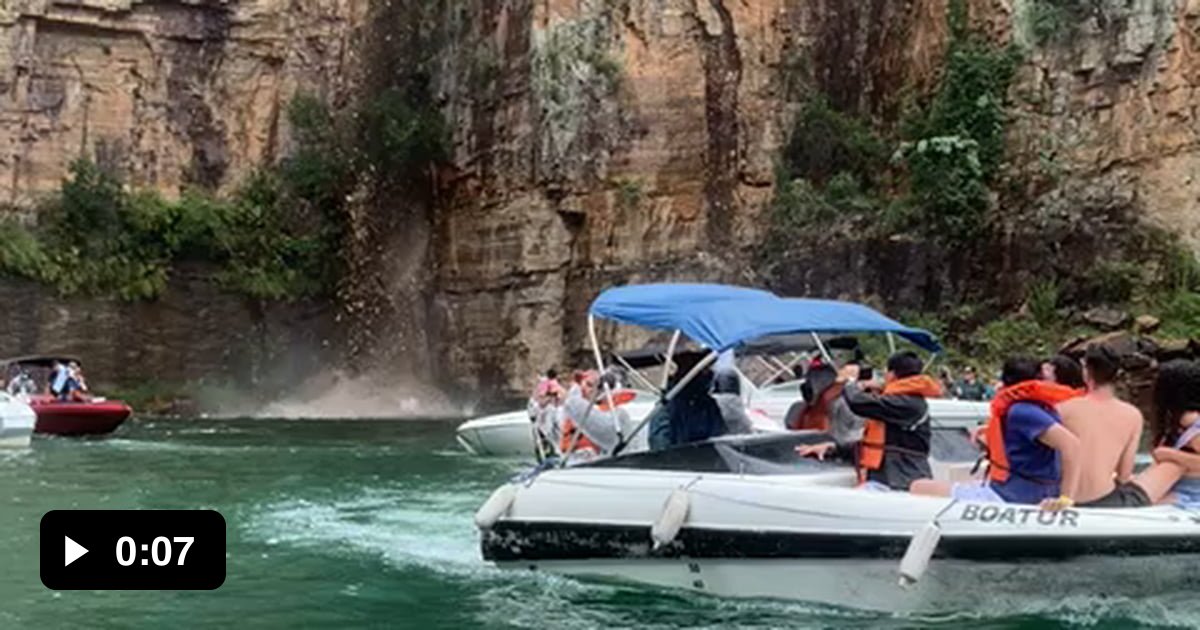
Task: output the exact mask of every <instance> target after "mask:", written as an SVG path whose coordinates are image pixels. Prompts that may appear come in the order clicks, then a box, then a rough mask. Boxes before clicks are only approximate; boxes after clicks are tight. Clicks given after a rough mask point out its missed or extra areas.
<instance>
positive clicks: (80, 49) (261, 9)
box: [0, 0, 362, 206]
mask: <svg viewBox="0 0 1200 630" xmlns="http://www.w3.org/2000/svg"><path fill="white" fill-rule="evenodd" d="M359 4H360V3H354V2H340V1H337V0H332V1H329V0H296V1H288V2H282V1H279V2H276V1H274V0H269V1H266V2H225V1H222V0H195V1H185V2H141V1H138V0H66V1H54V0H21V1H18V2H10V3H6V5H5V6H4V7H2V8H0V42H3V44H2V45H0V87H2V88H3V89H2V90H0V200H2V201H3V202H8V203H11V204H16V205H23V206H28V205H30V204H31V203H33V202H35V201H36V199H37V197H38V195H40V194H42V193H45V192H47V191H50V190H54V189H55V188H56V187H57V186H58V184H59V182H60V181H61V180H62V178H63V176H64V174H65V172H66V166H67V165H68V164H69V163H70V162H71V161H72V160H74V159H77V158H79V157H89V158H92V159H95V160H96V161H97V162H100V163H102V164H104V165H106V166H110V167H115V168H117V169H119V170H120V171H121V172H124V173H126V174H127V175H128V177H129V179H130V183H131V184H133V185H137V186H148V187H153V188H156V189H158V190H160V191H162V192H163V193H165V194H167V195H175V194H178V193H179V191H180V189H181V188H182V187H184V186H190V185H194V186H202V187H218V186H221V185H228V184H230V183H234V182H237V181H239V179H240V177H241V176H243V175H244V174H245V173H246V172H248V171H249V170H251V169H253V168H255V167H256V166H258V165H259V164H261V163H262V162H263V161H264V160H269V159H272V158H273V157H274V156H275V155H276V154H277V153H278V151H279V145H280V143H281V142H285V141H286V129H283V128H282V127H283V120H282V119H283V117H282V115H281V111H282V108H283V106H284V105H285V104H286V103H287V100H288V98H290V96H291V94H292V93H294V92H295V91H296V90H297V89H298V88H304V89H307V90H309V91H312V92H315V93H319V94H334V93H337V92H338V90H339V88H343V87H344V82H345V81H346V80H347V79H348V76H347V75H348V73H347V68H346V67H345V65H346V58H347V56H348V51H347V48H348V46H349V42H350V38H351V37H352V36H353V34H354V29H353V27H354V26H355V24H356V23H357V22H358V20H359V17H360V15H361V12H362V11H361V9H359V8H358V5H359Z"/></svg>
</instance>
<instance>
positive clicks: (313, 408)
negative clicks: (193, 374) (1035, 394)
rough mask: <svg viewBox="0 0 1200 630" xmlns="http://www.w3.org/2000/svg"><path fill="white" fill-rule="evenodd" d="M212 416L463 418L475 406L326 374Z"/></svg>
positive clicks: (401, 386) (386, 380)
mask: <svg viewBox="0 0 1200 630" xmlns="http://www.w3.org/2000/svg"><path fill="white" fill-rule="evenodd" d="M214 411H215V412H216V413H215V414H214V415H222V416H240V417H255V418H298V419H308V418H311V419H319V418H345V419H361V418H414V419H416V418H421V419H428V418H461V417H465V416H469V415H471V414H472V413H473V411H474V404H473V403H472V404H459V403H454V402H453V401H451V400H450V398H449V397H448V396H447V395H446V394H445V393H443V392H442V391H441V390H439V389H438V388H436V387H433V386H430V385H427V384H423V383H417V382H397V379H395V378H394V377H390V376H387V375H366V376H361V375H360V376H350V375H348V374H346V373H344V372H341V371H336V370H330V371H326V372H323V373H321V374H318V375H316V376H313V377H310V378H308V379H307V380H305V381H304V382H303V383H301V384H300V386H299V387H297V388H296V389H295V390H293V391H291V392H290V393H288V394H286V395H284V396H282V397H281V398H279V399H278V400H274V401H270V402H267V403H265V404H255V405H248V404H246V403H245V402H244V401H243V402H240V403H236V402H231V404H225V405H218V406H216V407H215V409H214Z"/></svg>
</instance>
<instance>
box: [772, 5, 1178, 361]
mask: <svg viewBox="0 0 1200 630" xmlns="http://www.w3.org/2000/svg"><path fill="white" fill-rule="evenodd" d="M1032 5H1036V6H1034V7H1033V8H1032V9H1030V10H1031V11H1032V10H1035V9H1036V10H1045V11H1046V12H1047V13H1046V15H1049V12H1050V11H1051V10H1053V11H1055V12H1056V13H1054V15H1056V16H1058V17H1054V18H1053V19H1055V20H1057V19H1060V18H1063V16H1070V17H1071V19H1075V18H1076V17H1079V15H1081V12H1083V11H1085V8H1082V7H1081V5H1080V3H1079V2H1074V1H1070V0H1035V1H1033V2H1032ZM1038 7H1040V8H1038ZM967 18H968V16H967V3H966V2H965V1H964V0H952V2H951V4H950V13H949V17H948V22H949V23H948V26H949V29H948V30H949V32H950V35H951V39H950V42H949V45H948V47H947V51H946V56H945V60H944V65H943V68H942V71H941V73H940V81H939V83H938V84H937V85H936V86H935V87H934V88H933V89H932V90H929V91H928V92H927V93H922V94H912V95H909V99H908V108H907V113H906V115H904V116H903V117H902V119H901V120H900V121H899V122H898V123H895V124H888V123H885V122H883V121H879V120H875V119H872V118H870V117H868V116H866V115H864V114H863V113H862V112H859V111H855V110H853V109H844V110H839V109H836V108H834V107H833V106H831V105H830V102H829V100H828V99H827V98H826V97H825V95H823V94H821V93H820V92H816V93H812V94H810V96H809V98H808V100H807V101H806V102H805V103H804V104H803V105H802V107H801V108H800V110H799V113H798V115H797V118H796V120H795V124H794V127H793V129H792V133H791V135H790V141H789V143H788V145H787V146H786V148H785V150H784V151H783V153H782V156H781V161H780V164H779V167H778V169H777V182H776V183H777V186H776V195H775V199H774V202H773V208H772V214H771V217H772V220H771V224H770V225H769V227H768V233H767V240H766V247H764V248H763V251H762V256H763V258H762V260H761V262H762V268H763V269H764V275H765V276H766V280H767V282H768V283H769V284H771V285H773V286H774V287H775V288H778V289H780V290H783V291H787V292H792V293H800V292H805V291H810V290H813V288H814V287H816V288H817V289H818V290H823V291H826V292H833V293H834V294H835V295H836V294H837V293H839V292H844V291H850V290H854V289H853V287H850V286H843V285H842V284H837V285H830V284H829V283H826V282H824V279H825V277H826V276H829V275H830V274H834V275H836V274H839V273H841V272H842V271H844V270H845V269H846V268H847V267H848V268H850V269H854V270H861V271H862V272H864V273H858V272H848V273H844V274H843V275H841V276H838V277H839V278H845V279H847V280H848V282H849V283H850V284H852V285H853V286H854V287H861V288H860V289H858V290H860V291H865V292H866V293H867V295H861V296H859V297H861V298H863V299H867V300H868V301H876V302H877V303H879V304H880V305H881V306H884V307H885V308H887V309H888V310H891V311H893V312H894V313H896V314H897V315H899V316H900V318H901V319H903V320H904V321H906V322H910V323H916V324H924V325H926V326H928V327H930V328H931V329H933V330H935V331H936V332H938V333H940V334H942V335H943V336H945V337H946V338H948V341H949V342H950V345H951V346H952V347H955V348H957V350H958V351H959V352H961V353H962V354H961V355H959V356H958V357H956V358H955V360H957V361H967V360H969V361H971V362H976V363H978V364H979V365H981V366H995V365H997V364H998V363H999V361H1000V360H1002V359H1003V358H1004V357H1005V356H1007V355H1009V354H1012V353H1017V352H1021V353H1034V354H1049V353H1051V352H1053V351H1055V350H1056V349H1057V347H1058V344H1060V343H1062V342H1064V341H1066V340H1068V339H1072V338H1074V337H1076V336H1079V335H1086V334H1092V333H1095V332H1098V330H1097V329H1096V328H1094V327H1093V326H1092V325H1091V324H1089V323H1088V319H1089V318H1087V317H1085V316H1084V313H1085V312H1086V311H1088V310H1089V309H1092V308H1094V307H1101V306H1104V307H1109V308H1112V309H1117V310H1120V311H1124V312H1127V313H1129V314H1130V315H1133V316H1136V315H1140V314H1150V315H1154V316H1156V317H1158V318H1160V319H1161V320H1162V328H1161V330H1160V332H1159V334H1160V335H1161V336H1163V337H1168V338H1200V295H1197V293H1196V291H1197V290H1200V265H1197V262H1196V258H1195V256H1194V255H1193V253H1192V252H1191V251H1189V250H1188V249H1187V248H1185V247H1184V246H1182V244H1180V243H1179V242H1178V240H1177V239H1176V238H1175V237H1174V236H1173V235H1170V234H1167V233H1166V232H1164V231H1162V230H1158V229H1155V228H1152V227H1149V226H1147V225H1145V224H1144V223H1141V222H1139V221H1138V218H1137V213H1136V212H1135V211H1130V210H1129V209H1125V208H1119V209H1117V210H1113V209H1110V208H1108V207H1101V208H1098V209H1096V210H1092V209H1091V208H1090V207H1089V205H1088V204H1089V203H1094V202H1092V201H1090V200H1089V199H1087V198H1086V197H1085V195H1082V194H1080V193H1079V192H1078V191H1075V190H1073V189H1067V188H1063V189H1061V190H1060V191H1058V194H1056V195H1047V196H1043V197H1038V196H1037V193H1032V192H1030V191H1034V190H1037V187H1036V186H1030V185H1028V182H1026V181H1025V180H1024V179H1023V178H1025V177H1026V176H1027V175H1026V174H1025V172H1024V171H1023V170H1022V168H1021V167H1019V166H1014V165H1013V164H1011V163H1010V156H1008V155H1006V146H1007V142H1006V131H1007V125H1008V121H1009V120H1010V118H1011V116H1012V113H1011V112H1010V111H1009V88H1010V84H1011V83H1012V82H1013V79H1014V78H1015V76H1016V71H1017V69H1018V67H1019V66H1020V63H1021V61H1022V56H1023V54H1022V52H1021V51H1020V50H1019V49H1018V48H1016V47H1015V46H1013V45H1001V44H997V43H995V42H992V41H990V40H988V39H987V38H985V37H984V36H982V35H980V34H977V33H974V32H972V30H971V28H970V27H969V24H968V19H967ZM1045 19H1047V20H1049V19H1051V18H1050V17H1046V18H1045ZM1063 19H1065V18H1063ZM795 72H798V73H801V74H802V73H803V72H804V69H803V68H801V69H799V70H795ZM800 83H806V82H805V81H804V80H803V77H801V79H800ZM808 83H811V81H809V82H808ZM828 259H835V260H836V262H835V264H829V263H828ZM876 266H879V267H887V269H886V270H885V271H882V272H878V273H876V272H875V271H873V268H874V267H876ZM863 275H867V276H871V277H869V278H864V277H863ZM1050 278H1053V279H1054V280H1053V281H1049V280H1048V279H1050ZM894 285H903V286H902V287H896V286H894ZM885 296H886V297H885Z"/></svg>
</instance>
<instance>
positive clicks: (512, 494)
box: [475, 483, 519, 529]
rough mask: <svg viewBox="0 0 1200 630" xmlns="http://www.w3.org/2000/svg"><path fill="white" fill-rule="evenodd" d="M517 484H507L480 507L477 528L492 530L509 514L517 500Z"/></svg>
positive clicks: (476, 519) (476, 516)
mask: <svg viewBox="0 0 1200 630" xmlns="http://www.w3.org/2000/svg"><path fill="white" fill-rule="evenodd" d="M517 490H519V488H518V487H517V484H515V483H506V484H504V485H503V486H500V487H499V488H496V491H495V492H493V493H492V496H490V497H488V500H487V501H484V502H483V505H481V506H479V510H478V511H477V512H475V527H478V528H479V529H491V528H492V526H493V525H495V524H496V521H498V520H500V519H501V518H503V517H504V515H505V514H508V509H509V508H510V507H512V504H513V501H515V500H516V499H517Z"/></svg>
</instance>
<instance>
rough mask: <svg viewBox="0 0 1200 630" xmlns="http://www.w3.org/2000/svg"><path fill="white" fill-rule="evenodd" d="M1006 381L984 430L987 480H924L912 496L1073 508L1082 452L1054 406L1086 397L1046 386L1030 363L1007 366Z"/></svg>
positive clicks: (1013, 361) (1013, 360) (1038, 366)
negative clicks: (948, 481)
mask: <svg viewBox="0 0 1200 630" xmlns="http://www.w3.org/2000/svg"><path fill="white" fill-rule="evenodd" d="M1001 380H1002V382H1003V384H1004V386H1003V387H1002V388H1001V389H1000V391H999V392H997V393H996V397H995V398H994V399H993V400H992V409H991V417H990V418H989V419H988V423H987V425H986V427H985V428H984V430H983V433H984V436H985V438H986V442H987V443H986V445H985V449H986V452H987V459H988V475H987V479H985V480H984V481H982V482H980V481H971V482H966V483H955V484H950V483H947V482H944V481H933V480H932V479H929V480H922V481H918V482H916V483H914V484H913V485H912V487H911V491H912V492H913V493H914V494H923V495H929V496H951V497H954V498H955V499H959V500H962V501H991V502H1007V503H1024V504H1029V505H1038V504H1041V505H1042V507H1044V508H1047V509H1058V508H1063V507H1069V506H1070V505H1072V504H1073V499H1072V497H1074V496H1075V495H1076V492H1077V490H1078V487H1079V476H1080V471H1081V458H1082V456H1083V448H1082V446H1081V444H1080V442H1079V438H1077V437H1076V436H1075V434H1074V433H1071V431H1069V430H1068V429H1067V428H1066V427H1064V426H1063V425H1062V422H1061V419H1060V417H1059V415H1058V412H1057V411H1056V410H1055V406H1056V405H1058V404H1060V403H1063V402H1065V401H1067V400H1070V399H1072V398H1076V397H1079V396H1081V395H1083V392H1082V391H1081V390H1077V389H1074V388H1071V387H1066V386H1063V385H1059V384H1057V383H1051V382H1049V381H1044V380H1041V364H1040V363H1039V362H1038V361H1037V360H1035V359H1030V358H1025V357H1014V358H1011V359H1009V360H1008V361H1005V363H1004V369H1003V371H1002V372H1001Z"/></svg>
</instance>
